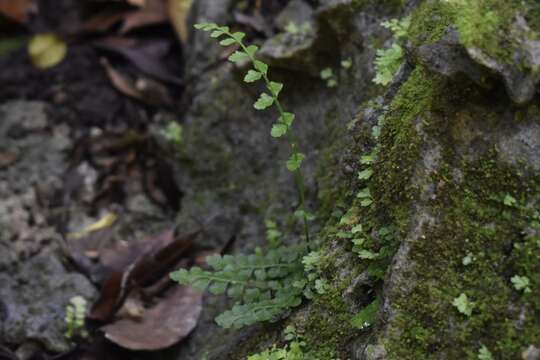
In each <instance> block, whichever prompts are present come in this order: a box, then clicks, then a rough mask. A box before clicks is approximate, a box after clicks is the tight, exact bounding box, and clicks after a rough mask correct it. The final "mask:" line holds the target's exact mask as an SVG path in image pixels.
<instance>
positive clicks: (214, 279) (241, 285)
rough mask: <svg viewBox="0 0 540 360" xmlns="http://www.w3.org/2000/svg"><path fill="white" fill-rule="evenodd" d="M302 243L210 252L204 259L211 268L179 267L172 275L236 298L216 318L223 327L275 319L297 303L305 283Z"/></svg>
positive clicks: (196, 285)
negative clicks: (228, 252)
mask: <svg viewBox="0 0 540 360" xmlns="http://www.w3.org/2000/svg"><path fill="white" fill-rule="evenodd" d="M305 251H306V246H305V245H297V246H294V247H291V246H287V247H285V246H281V247H278V248H273V249H270V250H268V251H267V252H263V251H262V250H261V249H257V250H256V251H255V253H254V254H250V255H236V256H231V255H224V256H220V255H212V256H209V257H207V258H206V262H207V264H208V266H209V267H210V268H211V269H212V271H207V270H203V269H201V268H199V267H192V268H191V269H190V270H186V269H180V270H178V271H176V272H173V273H172V274H171V278H172V279H173V280H175V281H178V282H179V283H181V284H191V285H192V286H193V287H195V288H196V289H200V290H205V289H207V288H208V290H209V292H210V293H212V294H214V295H220V294H227V296H228V297H230V298H232V299H233V300H235V301H236V304H235V305H234V306H233V308H232V309H231V310H227V311H225V312H224V313H223V314H221V315H219V316H218V317H217V318H216V322H217V323H218V324H219V325H220V326H222V327H224V328H241V327H243V326H247V325H251V324H254V323H256V322H260V321H269V320H274V319H277V318H278V316H279V315H280V314H282V313H283V312H285V311H286V310H287V309H289V308H292V307H295V306H298V305H300V303H301V301H302V293H303V291H304V287H305V283H304V282H302V279H303V278H304V269H303V266H302V262H301V260H302V255H303V254H304V253H305Z"/></svg>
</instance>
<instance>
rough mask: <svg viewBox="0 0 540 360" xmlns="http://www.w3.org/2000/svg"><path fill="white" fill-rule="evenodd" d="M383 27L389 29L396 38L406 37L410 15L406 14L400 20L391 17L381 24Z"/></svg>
mask: <svg viewBox="0 0 540 360" xmlns="http://www.w3.org/2000/svg"><path fill="white" fill-rule="evenodd" d="M381 25H382V26H383V27H385V28H387V29H389V30H391V31H392V32H393V33H394V37H395V38H396V39H401V38H405V37H407V33H408V30H409V26H410V25H411V17H410V16H407V17H404V18H403V19H401V20H398V19H391V20H388V21H385V22H383V23H382V24H381Z"/></svg>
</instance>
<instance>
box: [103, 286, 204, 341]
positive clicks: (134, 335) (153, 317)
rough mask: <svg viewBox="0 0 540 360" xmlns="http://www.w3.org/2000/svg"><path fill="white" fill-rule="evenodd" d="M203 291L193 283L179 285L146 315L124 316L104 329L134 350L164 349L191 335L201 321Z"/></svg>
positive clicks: (110, 337)
mask: <svg viewBox="0 0 540 360" xmlns="http://www.w3.org/2000/svg"><path fill="white" fill-rule="evenodd" d="M201 309H202V294H201V293H200V292H198V291H196V290H193V289H192V288H191V287H187V286H175V287H174V288H172V289H171V290H169V291H168V293H167V294H166V296H165V297H164V298H163V299H160V301H159V302H158V303H157V304H156V305H155V306H153V307H151V308H149V309H147V310H146V311H145V312H144V315H143V317H142V319H140V320H132V319H121V320H118V321H116V322H114V323H112V324H110V325H107V326H104V327H103V328H102V330H103V331H104V332H105V337H106V338H107V339H109V340H110V341H112V342H114V343H115V344H118V345H120V346H122V347H123V348H126V349H130V350H161V349H165V348H168V347H170V346H172V345H174V344H176V343H177V342H179V341H180V340H182V339H183V338H184V337H186V336H187V335H189V333H191V331H192V330H193V329H194V328H195V326H196V325H197V321H198V319H199V315H200V313H201Z"/></svg>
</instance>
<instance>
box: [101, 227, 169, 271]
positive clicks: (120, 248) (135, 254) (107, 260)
mask: <svg viewBox="0 0 540 360" xmlns="http://www.w3.org/2000/svg"><path fill="white" fill-rule="evenodd" d="M173 241H174V230H173V229H167V230H165V231H162V232H161V233H159V234H157V235H152V236H148V237H146V238H144V239H142V240H139V241H134V242H129V243H128V242H126V241H122V242H120V243H118V244H116V246H113V247H111V248H107V249H103V250H102V251H101V252H100V262H101V264H102V265H103V266H104V267H105V268H107V269H109V270H110V271H123V270H124V269H126V268H127V267H128V266H129V265H130V264H133V263H134V262H135V261H137V259H138V258H139V257H141V256H142V255H144V254H147V253H149V252H151V251H152V249H162V248H164V247H166V246H167V245H169V244H170V243H172V242H173Z"/></svg>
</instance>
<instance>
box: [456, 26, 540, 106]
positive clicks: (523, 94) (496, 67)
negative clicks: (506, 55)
mask: <svg viewBox="0 0 540 360" xmlns="http://www.w3.org/2000/svg"><path fill="white" fill-rule="evenodd" d="M505 37H506V38H505V42H506V43H508V44H512V46H511V47H510V49H511V51H512V52H513V54H512V59H511V62H508V60H507V61H504V60H501V59H497V58H495V57H493V56H491V55H490V54H488V53H486V52H485V51H484V50H482V49H479V48H474V47H469V48H467V52H468V53H469V55H470V56H471V58H472V59H474V60H475V61H476V62H478V63H479V64H481V65H483V66H485V67H487V68H488V69H490V70H492V71H494V72H495V73H497V74H498V75H499V76H500V77H501V78H502V79H503V81H504V84H505V85H506V89H507V91H508V94H509V96H510V98H511V99H512V100H513V101H514V102H515V103H517V104H525V103H527V102H529V101H530V100H531V99H532V98H533V97H534V95H535V94H536V86H537V85H538V82H539V81H540V40H537V38H538V33H537V32H534V31H532V30H531V29H530V28H529V26H528V24H527V21H526V20H525V19H524V18H523V17H522V16H520V15H518V16H516V19H515V21H514V23H513V24H512V27H511V29H510V31H509V32H508V33H507V34H505Z"/></svg>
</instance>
